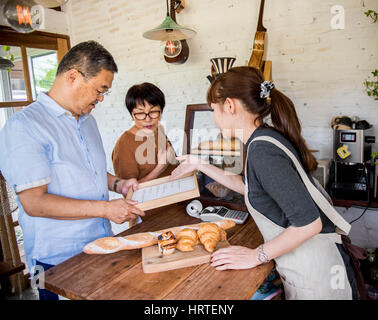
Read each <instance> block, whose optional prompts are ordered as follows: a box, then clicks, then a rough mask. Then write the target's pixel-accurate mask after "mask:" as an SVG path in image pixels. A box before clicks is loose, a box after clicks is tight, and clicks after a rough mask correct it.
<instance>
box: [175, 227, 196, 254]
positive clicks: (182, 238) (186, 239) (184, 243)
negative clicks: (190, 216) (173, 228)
mask: <svg viewBox="0 0 378 320" xmlns="http://www.w3.org/2000/svg"><path fill="white" fill-rule="evenodd" d="M176 240H177V245H176V248H177V249H178V250H180V251H193V250H194V246H196V245H197V244H199V240H198V235H197V231H196V230H193V229H189V228H185V229H183V230H181V231H180V232H178V233H177V234H176Z"/></svg>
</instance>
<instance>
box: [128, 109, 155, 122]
mask: <svg viewBox="0 0 378 320" xmlns="http://www.w3.org/2000/svg"><path fill="white" fill-rule="evenodd" d="M160 113H161V111H160V110H159V111H150V112H148V113H145V112H138V113H133V115H134V117H135V119H137V120H144V119H146V118H147V116H149V117H150V119H157V118H159V117H160Z"/></svg>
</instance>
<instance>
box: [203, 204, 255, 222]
mask: <svg viewBox="0 0 378 320" xmlns="http://www.w3.org/2000/svg"><path fill="white" fill-rule="evenodd" d="M248 215H249V213H248V212H244V211H237V210H230V209H228V208H226V207H223V206H212V207H206V208H205V209H203V210H202V211H201V212H200V216H199V218H200V219H201V220H202V221H206V222H211V221H216V220H220V219H229V220H232V221H235V222H236V223H237V224H242V223H244V222H245V220H246V219H247V218H248Z"/></svg>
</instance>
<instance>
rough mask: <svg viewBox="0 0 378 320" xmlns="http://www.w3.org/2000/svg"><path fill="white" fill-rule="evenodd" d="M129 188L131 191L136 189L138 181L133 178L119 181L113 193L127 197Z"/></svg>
mask: <svg viewBox="0 0 378 320" xmlns="http://www.w3.org/2000/svg"><path fill="white" fill-rule="evenodd" d="M130 187H132V188H133V191H135V190H137V189H138V181H137V180H136V179H134V178H131V179H128V180H124V179H122V180H120V182H118V184H117V190H115V192H118V193H122V194H123V195H125V196H126V195H127V193H128V192H129V189H130Z"/></svg>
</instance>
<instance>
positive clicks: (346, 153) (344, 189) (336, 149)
mask: <svg viewBox="0 0 378 320" xmlns="http://www.w3.org/2000/svg"><path fill="white" fill-rule="evenodd" d="M371 134H372V132H371V129H351V130H333V157H332V163H331V168H330V186H329V189H330V190H329V191H330V195H331V196H332V197H333V198H337V199H346V200H363V201H371V200H373V198H374V185H375V165H374V163H373V161H371V145H372V144H373V143H375V137H374V136H372V135H371Z"/></svg>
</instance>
